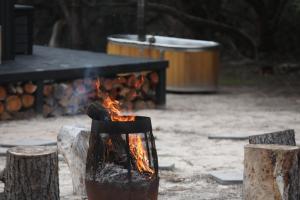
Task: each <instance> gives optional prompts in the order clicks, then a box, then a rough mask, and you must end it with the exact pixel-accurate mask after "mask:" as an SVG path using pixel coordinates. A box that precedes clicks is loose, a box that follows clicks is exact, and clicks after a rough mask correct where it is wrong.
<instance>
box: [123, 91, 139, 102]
mask: <svg viewBox="0 0 300 200" xmlns="http://www.w3.org/2000/svg"><path fill="white" fill-rule="evenodd" d="M136 97H137V93H136V91H135V89H131V90H129V92H128V93H127V95H126V97H125V99H126V100H127V101H134V100H135V98H136Z"/></svg>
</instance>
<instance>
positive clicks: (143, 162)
mask: <svg viewBox="0 0 300 200" xmlns="http://www.w3.org/2000/svg"><path fill="white" fill-rule="evenodd" d="M143 81H144V78H143V76H142V78H141V80H139V81H137V82H136V85H135V86H136V87H141V85H142V84H143ZM100 86H101V85H100V80H99V79H98V80H97V82H96V89H97V93H98V97H100V96H101V97H102V98H103V102H102V105H103V107H104V108H105V109H106V110H107V111H108V112H109V114H110V117H111V120H112V121H119V122H126V121H134V120H135V116H122V115H121V109H120V104H119V102H118V101H117V100H113V99H111V98H110V97H109V96H108V95H107V94H104V95H103V94H102V93H101V91H100ZM110 144H111V140H110ZM111 145H112V144H111ZM129 149H130V153H131V154H132V155H133V157H134V160H135V163H136V167H137V169H138V171H139V172H143V173H149V174H154V170H153V169H151V168H150V166H149V159H148V155H147V152H146V150H145V148H144V145H143V141H142V137H141V136H139V135H133V134H131V135H129Z"/></svg>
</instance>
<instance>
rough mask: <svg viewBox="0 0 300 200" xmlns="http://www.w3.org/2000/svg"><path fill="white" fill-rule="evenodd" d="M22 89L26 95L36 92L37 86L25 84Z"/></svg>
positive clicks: (30, 83)
mask: <svg viewBox="0 0 300 200" xmlns="http://www.w3.org/2000/svg"><path fill="white" fill-rule="evenodd" d="M23 88H24V91H25V92H26V93H27V94H33V93H35V91H36V90H37V86H36V85H35V84H33V83H32V82H29V83H26V84H25V85H24V87H23Z"/></svg>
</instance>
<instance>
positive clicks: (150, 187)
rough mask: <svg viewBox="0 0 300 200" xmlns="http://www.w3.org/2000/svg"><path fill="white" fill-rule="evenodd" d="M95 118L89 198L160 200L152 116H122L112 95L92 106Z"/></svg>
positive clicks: (88, 166)
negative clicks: (158, 197) (158, 199)
mask: <svg viewBox="0 0 300 200" xmlns="http://www.w3.org/2000/svg"><path fill="white" fill-rule="evenodd" d="M87 112H88V115H89V116H90V117H91V118H92V125H91V135H90V139H89V149H88V154H87V160H86V180H85V183H86V191H87V196H88V199H89V200H105V199H107V200H110V199H119V200H135V199H136V200H141V199H143V200H156V199H157V196H158V186H159V177H158V160H157V152H156V148H155V141H154V137H153V134H152V125H151V119H150V118H149V117H142V116H122V115H121V112H120V110H119V104H118V101H116V100H112V99H111V98H110V97H109V96H105V97H104V98H103V103H102V104H100V103H98V102H95V103H93V104H91V105H90V106H89V108H88V111H87Z"/></svg>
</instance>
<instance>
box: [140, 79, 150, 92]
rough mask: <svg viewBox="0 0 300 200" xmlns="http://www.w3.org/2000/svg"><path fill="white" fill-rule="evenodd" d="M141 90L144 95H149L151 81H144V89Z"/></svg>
mask: <svg viewBox="0 0 300 200" xmlns="http://www.w3.org/2000/svg"><path fill="white" fill-rule="evenodd" d="M141 90H142V92H143V93H144V95H147V94H148V92H149V90H150V83H149V81H148V80H147V79H146V80H145V81H144V84H143V85H142V89H141Z"/></svg>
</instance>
